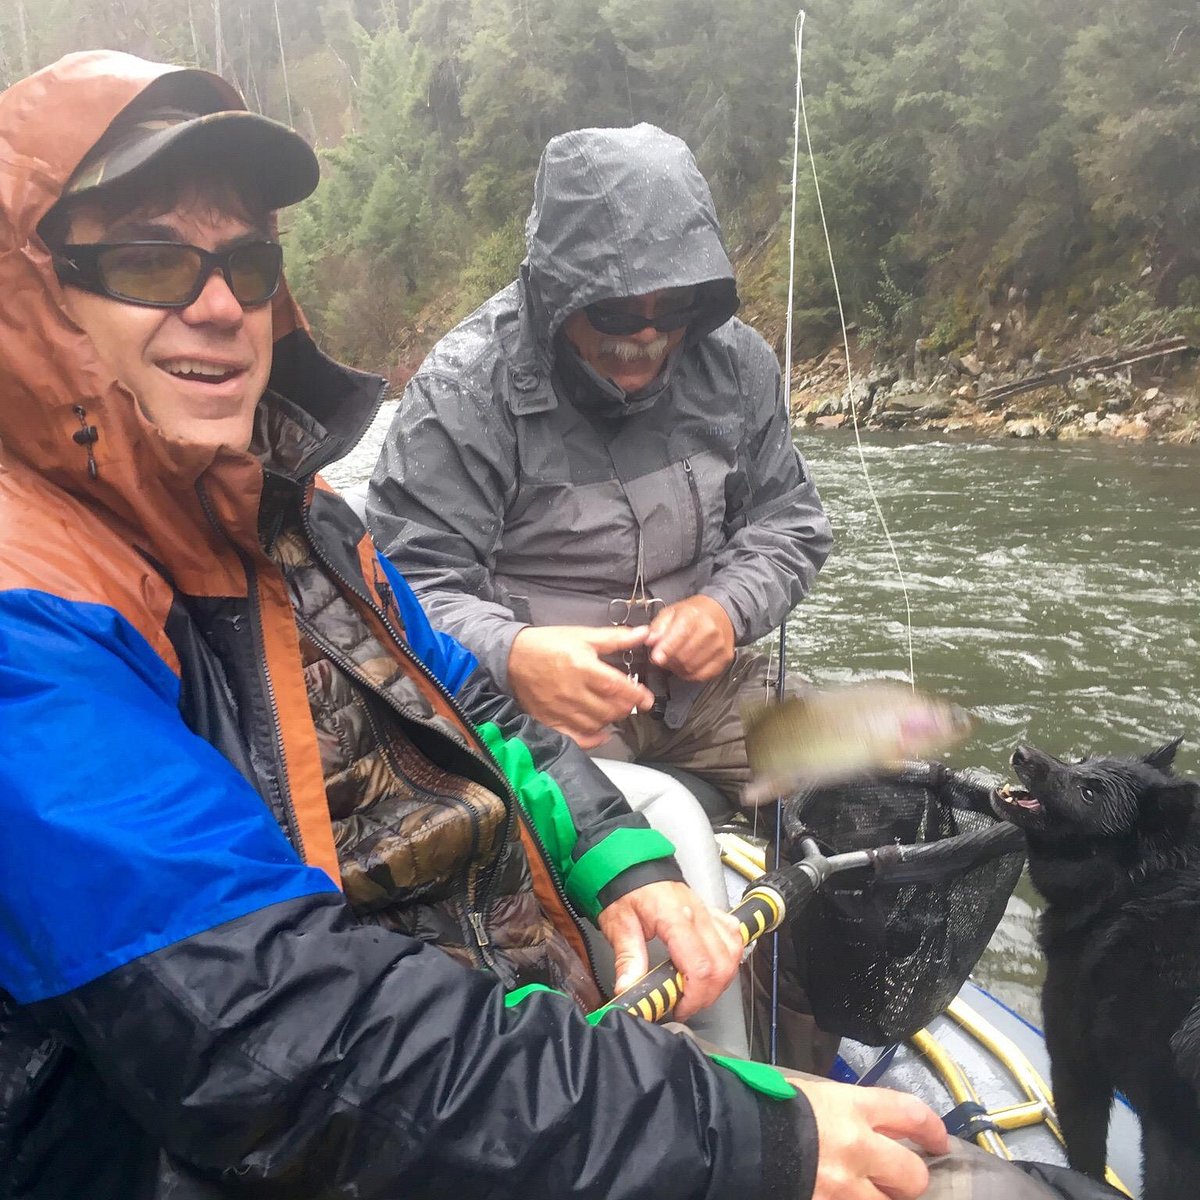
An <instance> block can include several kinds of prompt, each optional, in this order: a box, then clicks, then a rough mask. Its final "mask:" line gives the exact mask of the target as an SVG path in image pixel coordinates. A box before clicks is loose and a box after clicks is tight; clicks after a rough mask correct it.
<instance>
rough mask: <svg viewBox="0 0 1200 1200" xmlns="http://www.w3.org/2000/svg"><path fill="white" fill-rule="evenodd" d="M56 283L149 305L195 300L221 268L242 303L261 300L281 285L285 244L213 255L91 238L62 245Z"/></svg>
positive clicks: (248, 245) (245, 246) (178, 246)
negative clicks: (77, 243) (210, 277)
mask: <svg viewBox="0 0 1200 1200" xmlns="http://www.w3.org/2000/svg"><path fill="white" fill-rule="evenodd" d="M54 268H55V270H56V271H57V272H58V278H59V280H60V282H62V283H65V284H70V285H71V286H72V287H77V288H83V290H84V291H87V292H95V293H96V294H97V295H98V296H110V297H111V298H112V299H114V300H122V301H124V302H125V303H126V304H144V305H147V306H148V307H150V308H187V307H188V306H189V305H191V304H195V303H196V300H197V299H198V298H199V296H200V293H201V292H202V291H203V290H204V285H205V284H206V283H207V282H208V279H209V276H210V275H211V274H212V273H213V272H214V271H220V272H221V275H222V276H223V277H224V279H225V282H226V283H227V284H228V285H229V290H230V291H231V292H232V293H233V295H234V298H235V299H236V300H237V302H238V303H239V304H240V305H242V307H243V308H251V307H253V306H254V305H256V304H264V303H266V301H268V300H270V298H271V297H272V296H273V295H275V293H276V291H278V289H279V281H280V279H281V277H282V274H283V247H282V246H279V245H278V244H277V243H275V242H243V243H242V244H241V245H240V246H235V247H234V248H233V249H232V250H226V251H224V252H223V253H221V254H216V253H214V252H213V251H211V250H201V249H200V247H199V246H188V245H185V244H184V243H182V242H95V243H89V244H86V245H72V246H62V247H61V248H60V249H59V250H58V251H56V253H55V255H54Z"/></svg>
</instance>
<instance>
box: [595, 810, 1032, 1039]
mask: <svg viewBox="0 0 1200 1200" xmlns="http://www.w3.org/2000/svg"><path fill="white" fill-rule="evenodd" d="M800 847H801V851H802V855H803V856H802V857H801V859H800V861H799V862H795V863H792V864H790V865H788V866H782V867H778V868H776V869H775V870H774V871H771V872H769V873H767V874H765V875H763V876H762V877H761V878H759V879H756V880H755V881H754V882H753V883H751V884H750V885H749V886H748V887H747V889H746V894H745V896H744V897H743V898H742V901H741V903H740V904H738V905H737V906H736V907H735V908H734V910H733V913H732V915H733V916H734V917H735V918H736V919H737V921H738V925H739V928H740V930H741V934H742V941H743V942H744V943H745V944H746V945H747V946H749V945H751V944H752V943H753V942H756V941H757V940H758V939H759V938H760V937H762V935H763V934H764V933H769V932H770V931H771V930H773V929H777V928H778V927H779V926H780V925H781V924H782V923H783V922H784V921H786V920H787V918H788V917H789V916H791V915H794V914H795V913H798V912H800V911H801V910H802V909H804V908H805V907H806V906H807V905H808V903H809V901H810V900H811V899H812V898H813V896H815V895H816V893H817V892H818V891H819V890H820V888H821V886H822V885H823V884H824V883H825V882H826V880H828V879H830V878H831V877H832V876H834V875H840V874H842V873H843V872H846V871H856V870H863V869H866V870H869V871H872V872H873V873H874V875H875V878H877V879H881V880H886V881H887V882H888V883H891V884H904V883H929V882H932V881H934V880H937V879H941V878H943V877H944V876H946V875H950V874H955V873H961V872H963V871H968V870H970V869H971V868H972V867H977V866H979V865H980V864H981V863H985V862H990V861H991V860H992V859H995V858H1002V857H1003V856H1004V855H1006V854H1013V853H1017V852H1021V853H1023V852H1024V850H1025V835H1024V834H1023V833H1022V832H1021V831H1020V830H1019V829H1018V828H1017V827H1016V826H1015V825H1011V824H1009V823H1008V822H1007V821H1001V822H997V824H995V825H992V826H990V827H989V828H988V829H984V830H980V831H976V832H970V833H959V834H955V835H954V836H953V837H948V838H942V839H941V840H940V841H937V842H927V843H924V844H917V845H907V846H879V847H877V848H875V849H873V850H851V851H849V852H848V853H845V854H834V855H832V856H829V857H826V856H825V855H824V854H822V853H821V850H820V847H819V846H818V845H817V843H816V841H815V840H814V839H813V838H812V837H811V836H803V835H802V836H801V841H800ZM683 986H684V984H683V976H682V974H681V973H680V972H679V970H678V969H677V968H676V967H675V965H674V963H672V962H671V961H670V960H667V961H665V962H661V963H659V964H658V965H657V966H655V967H654V968H653V969H652V970H650V971H649V972H648V973H647V974H646V975H643V976H642V978H641V979H639V980H638V981H637V982H636V983H634V984H633V985H632V986H630V987H628V988H626V989H625V991H623V992H622V993H621V994H620V995H619V996H616V997H614V998H613V1000H612V1001H610V1003H609V1004H608V1005H606V1006H605V1007H606V1008H622V1009H624V1010H625V1011H626V1012H629V1013H632V1014H633V1015H634V1016H640V1017H644V1018H646V1019H647V1020H649V1021H663V1020H665V1019H666V1018H667V1017H668V1016H670V1014H671V1012H672V1010H673V1009H674V1008H675V1005H676V1004H677V1003H678V1002H679V998H680V997H681V996H682V995H683Z"/></svg>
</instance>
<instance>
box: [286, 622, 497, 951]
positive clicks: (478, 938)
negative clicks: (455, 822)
mask: <svg viewBox="0 0 1200 1200" xmlns="http://www.w3.org/2000/svg"><path fill="white" fill-rule="evenodd" d="M297 624H299V625H301V626H302V627H303V629H304V631H305V632H306V633H307V634H308V636H309V637H310V638H312V639H313V641H314V642H315V643H316V644H317V645H318V646H319V647H320V648H321V650H322V651H324V653H325V654H326V655H328V656H329V658H330V659H331V660H332V661H333V662H335V663H337V665H338V666H339V667H341V668H342V670H343V671H345V672H346V674H347V675H349V676H350V677H351V678H352V679H355V680H357V682H358V683H359V684H360V685H361V686H363V687H366V688H371V684H370V682H369V681H368V680H367V679H366V678H364V676H363V675H362V673H361V672H360V671H359V669H358V668H357V667H356V666H355V664H354V663H353V662H351V661H350V660H349V659H348V658H346V657H344V656H343V655H342V654H341V652H340V651H339V650H337V649H336V648H335V647H334V646H331V645H330V644H329V643H328V642H327V641H325V640H324V639H323V638H322V637H320V636H319V635H318V634H317V633H316V632H315V631H314V630H313V628H312V626H311V625H309V624H308V622H306V621H301V620H300V619H299V618H297ZM371 690H372V694H377V693H375V692H374V689H371ZM364 707H365V709H366V713H367V724H369V725H370V727H371V732H372V733H373V734H374V735H375V742H376V744H377V745H378V746H379V749H380V752H381V753H382V754H383V757H384V759H385V761H386V762H387V764H388V767H389V768H390V769H391V771H392V774H393V775H395V776H396V777H397V778H398V779H400V780H401V781H402V782H403V783H404V784H405V785H406V786H407V787H408V788H410V789H411V790H412V791H413V792H414V793H416V794H417V795H419V796H427V797H429V798H430V799H434V800H442V801H447V802H449V803H450V804H451V805H453V806H454V807H455V808H458V809H461V810H462V811H464V812H465V813H466V814H467V817H468V818H469V820H470V822H471V849H470V853H469V854H468V856H467V857H468V861H469V860H470V859H473V858H474V857H475V855H476V854H477V853H478V851H479V833H480V829H481V827H482V825H483V820H482V817H481V815H480V812H479V809H478V808H476V807H475V805H474V804H472V803H471V802H470V801H469V800H468V799H467V798H466V797H465V796H452V795H449V794H446V793H443V792H435V791H433V790H432V789H430V788H427V787H422V786H421V785H420V784H419V783H417V781H416V780H415V779H413V778H412V776H411V775H409V774H408V773H407V772H406V771H405V770H404V769H403V768H402V767H401V766H400V763H399V760H398V759H397V758H396V756H395V755H394V754H393V753H392V748H391V746H389V745H388V743H387V739H386V738H385V737H384V736H383V732H382V731H381V730H380V728H379V725H378V723H377V722H376V720H375V714H374V713H373V712H372V711H371V706H370V705H369V704H367V705H364ZM405 719H406V720H407V719H410V718H408V717H407V716H406V718H405ZM497 853H503V847H501V849H500V850H499V851H497ZM476 874H477V868H472V867H470V866H468V867H466V868H464V870H463V873H462V898H463V911H464V912H465V913H466V914H467V924H466V925H465V926H464V925H463V922H462V921H461V920H460V921H459V925H460V926H461V927H462V928H463V934H464V937H465V942H464V944H465V945H466V946H467V948H468V949H469V950H472V951H473V952H474V956H475V958H476V959H477V960H478V961H479V963H480V965H482V966H485V967H487V968H488V969H489V970H491V971H496V963H495V961H494V960H493V958H492V955H491V953H490V951H489V950H488V947H489V946H490V945H491V941H490V939H489V938H488V936H487V934H486V932H485V931H484V929H483V923H482V920H481V919H480V914H479V913H478V912H477V911H476V906H477V897H476V890H475V875H476Z"/></svg>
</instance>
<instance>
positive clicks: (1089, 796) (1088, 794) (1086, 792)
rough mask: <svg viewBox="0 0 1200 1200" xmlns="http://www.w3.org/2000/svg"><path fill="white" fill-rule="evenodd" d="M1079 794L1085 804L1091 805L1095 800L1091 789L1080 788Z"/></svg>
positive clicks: (1094, 794)
mask: <svg viewBox="0 0 1200 1200" xmlns="http://www.w3.org/2000/svg"><path fill="white" fill-rule="evenodd" d="M1079 794H1080V795H1081V796H1082V797H1083V798H1084V800H1085V801H1086V803H1088V804H1091V803H1092V801H1094V800H1095V799H1096V793H1095V792H1093V791H1092V789H1091V788H1080V789H1079Z"/></svg>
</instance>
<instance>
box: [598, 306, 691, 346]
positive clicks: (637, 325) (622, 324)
mask: <svg viewBox="0 0 1200 1200" xmlns="http://www.w3.org/2000/svg"><path fill="white" fill-rule="evenodd" d="M700 307H701V306H700V305H699V304H697V303H696V302H695V301H692V303H691V304H689V305H687V306H686V307H685V308H673V309H671V311H670V312H665V313H659V314H658V315H657V316H655V317H643V316H642V314H641V313H631V312H624V311H622V310H621V309H619V308H605V307H604V306H603V303H600V304H589V305H588V306H587V308H585V309H584V310H583V315H584V316H585V317H587V319H588V324H589V325H590V326H591V327H592V328H593V329H594V330H595V331H596V332H597V333H606V334H608V335H609V337H632V336H633V335H634V334H635V333H641V332H642V330H643V329H653V330H655V332H657V333H673V332H674V331H675V330H676V329H682V328H683V327H684V326H685V325H687V324H689V323H690V322H691V321H692V320H694V319H695V317H696V316H697V315H698V314H699V312H700Z"/></svg>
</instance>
